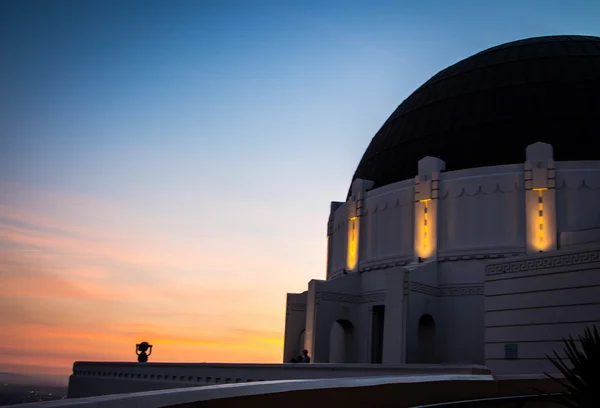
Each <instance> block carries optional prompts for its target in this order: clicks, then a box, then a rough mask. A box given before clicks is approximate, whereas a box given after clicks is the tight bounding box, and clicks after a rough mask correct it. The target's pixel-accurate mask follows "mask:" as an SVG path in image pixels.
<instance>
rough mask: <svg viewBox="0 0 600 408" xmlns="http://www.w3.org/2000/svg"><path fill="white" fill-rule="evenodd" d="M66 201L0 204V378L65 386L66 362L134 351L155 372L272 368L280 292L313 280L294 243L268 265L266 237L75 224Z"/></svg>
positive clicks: (90, 213)
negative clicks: (142, 350) (142, 349)
mask: <svg viewBox="0 0 600 408" xmlns="http://www.w3.org/2000/svg"><path fill="white" fill-rule="evenodd" d="M31 194H32V195H35V192H32V193H31ZM5 197H6V196H5ZM34 198H35V199H34ZM75 201H76V200H75V199H73V198H72V197H55V198H48V197H47V196H44V195H43V194H42V193H39V196H37V197H31V199H30V200H27V202H31V203H34V204H32V205H31V207H32V208H24V206H11V205H9V204H7V203H6V202H4V203H2V202H0V310H2V313H0V328H1V329H0V371H2V372H14V373H22V374H44V375H46V374H47V375H51V374H54V375H60V376H64V378H66V376H67V375H68V374H70V371H71V368H72V364H73V362H74V361H81V360H94V361H115V360H117V361H136V356H135V344H136V343H139V342H140V341H148V342H150V343H152V344H153V345H154V352H153V353H152V356H151V361H156V362H168V361H173V362H225V363H227V362H242V363H243V362H248V363H251V362H254V363H277V362H281V358H282V353H283V328H284V320H285V306H286V305H285V293H286V292H293V291H294V290H296V291H300V290H302V289H304V286H305V283H306V282H307V281H308V280H309V279H308V276H307V275H309V276H310V274H311V272H304V276H303V272H302V269H303V267H302V266H300V265H297V264H296V262H295V261H294V257H293V256H292V255H293V254H294V253H295V251H296V250H297V243H295V242H293V243H282V244H281V246H280V248H281V250H280V252H277V251H273V252H275V253H278V254H279V255H278V256H277V257H276V258H275V257H271V258H269V254H268V253H267V252H268V251H269V249H268V248H271V249H272V248H273V245H277V242H275V241H277V240H276V239H275V238H273V241H274V242H275V243H271V242H269V243H266V242H263V241H261V240H260V239H257V240H256V239H255V240H248V239H247V238H246V237H243V236H239V237H236V236H231V237H228V239H227V240H225V239H223V240H220V239H214V238H211V239H210V240H206V241H198V240H195V239H187V238H185V237H183V238H182V237H179V236H178V235H177V231H175V233H174V234H172V235H170V234H169V235H167V234H168V232H167V231H165V230H152V229H151V227H147V226H145V225H144V224H143V223H140V224H139V225H138V224H133V222H132V221H130V220H131V219H132V218H133V217H131V216H128V214H127V213H122V212H116V210H114V209H112V208H110V207H109V206H106V207H102V205H99V204H94V203H89V204H88V205H86V206H83V207H78V208H77V210H78V211H80V212H82V213H83V215H82V216H81V217H82V218H81V219H78V218H75V217H74V216H73V215H72V214H74V213H75V211H74V210H72V208H71V207H70V205H72V203H73V202H75ZM39 202H44V204H45V207H44V209H45V208H50V207H52V208H58V209H59V210H60V211H61V213H58V212H56V213H51V212H50V210H48V213H44V212H40V210H38V209H37V208H35V203H39ZM79 204H80V203H79V202H78V203H77V205H79ZM25 207H26V206H25ZM99 207H100V208H99ZM81 208H85V211H84V210H81ZM124 211H125V210H124ZM98 214H101V215H98ZM101 217H104V218H101ZM105 219H106V220H107V221H105ZM90 220H93V221H94V222H96V223H95V224H94V223H92V222H91V221H90ZM88 221H89V222H88ZM109 221H110V222H109ZM131 231H133V232H131ZM269 239H270V238H269ZM259 241H260V242H259ZM248 242H250V243H248ZM315 242H316V244H315V245H318V246H317V247H316V249H317V250H321V247H323V248H322V252H323V254H324V253H325V247H324V246H323V244H322V243H320V242H319V240H318V239H315ZM232 249H233V250H235V253H236V256H235V257H232V256H231V251H232ZM306 251H308V249H306ZM311 251H315V249H311ZM315 252H316V251H315ZM280 255H281V256H280ZM315 264H317V262H315ZM304 269H307V268H304ZM281 271H287V272H288V273H286V274H285V275H282V274H281ZM265 282H268V285H265Z"/></svg>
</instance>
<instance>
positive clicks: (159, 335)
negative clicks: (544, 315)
mask: <svg viewBox="0 0 600 408" xmlns="http://www.w3.org/2000/svg"><path fill="white" fill-rule="evenodd" d="M549 34H587V35H600V2H598V1H597V0H596V1H594V0H592V1H588V2H583V1H580V2H577V1H573V0H570V1H552V0H545V1H523V0H518V1H506V0H504V1H495V2H492V1H481V0H477V1H462V2H461V1H446V0H444V1H419V2H416V1H403V0H402V1H401V0H394V1H392V0H390V1H375V0H371V1H367V0H365V1H355V0H339V1H333V0H320V1H313V0H298V1H291V0H289V1H287V0H272V1H266V0H257V1H251V0H239V1H232V0H215V1H201V0H197V1H189V2H188V1H172V0H169V1H167V0H165V1H141V0H140V1H133V0H129V1H92V0H89V1H87V0H86V1H57V0H47V1H28V0H14V1H9V0H5V1H1V2H0V372H15V373H31V374H59V375H64V376H65V377H66V376H67V375H68V374H69V373H70V371H71V367H72V363H73V361H75V360H101V361H104V360H106V361H110V360H124V361H135V358H136V357H135V353H134V346H135V344H136V342H140V341H143V340H146V341H149V342H151V343H152V344H154V345H155V347H154V352H153V354H152V356H151V357H150V360H151V361H178V362H202V361H206V362H281V359H282V352H283V328H284V320H285V295H286V292H301V291H303V290H306V288H307V283H308V281H309V280H310V279H313V278H316V279H322V278H324V276H325V249H326V238H325V232H326V223H327V216H328V211H329V202H330V201H336V200H337V201H339V200H343V199H344V198H345V194H346V192H347V190H348V186H349V182H350V180H351V177H352V174H353V172H354V170H355V167H356V165H357V164H358V161H359V160H360V157H361V156H362V154H363V152H364V150H365V149H366V147H367V145H368V143H369V141H370V140H371V138H372V137H373V135H374V134H375V133H376V131H377V130H378V129H379V127H380V126H381V125H382V124H383V122H384V121H385V120H386V119H387V117H388V116H389V115H390V114H391V113H392V111H393V110H394V109H395V108H396V106H397V105H398V104H399V103H401V102H402V101H403V100H404V99H405V98H406V97H407V96H408V95H409V94H410V93H411V92H412V91H414V90H415V89H416V88H417V87H418V86H419V85H420V84H421V83H423V82H424V81H425V80H427V79H428V78H429V77H431V76H432V75H433V74H435V73H436V72H437V71H439V70H440V69H443V68H445V67H447V66H448V65H451V64H453V63H455V62H457V61H459V60H460V59H463V58H465V57H467V56H469V55H471V54H473V53H475V52H477V51H480V50H482V49H484V48H487V47H490V46H493V45H497V44H500V43H503V42H507V41H511V40H516V39H520V38H524V37H531V36H537V35H549ZM415 170H416V169H415Z"/></svg>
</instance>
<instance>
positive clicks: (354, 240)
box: [346, 217, 358, 271]
mask: <svg viewBox="0 0 600 408" xmlns="http://www.w3.org/2000/svg"><path fill="white" fill-rule="evenodd" d="M357 264H358V219H357V217H352V218H350V221H349V222H348V256H347V258H346V269H348V270H349V271H351V270H354V268H356V265H357Z"/></svg>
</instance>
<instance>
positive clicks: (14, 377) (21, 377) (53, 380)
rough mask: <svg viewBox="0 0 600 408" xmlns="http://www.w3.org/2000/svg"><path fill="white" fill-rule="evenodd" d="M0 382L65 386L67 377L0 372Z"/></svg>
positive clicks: (67, 381) (67, 380)
mask: <svg viewBox="0 0 600 408" xmlns="http://www.w3.org/2000/svg"><path fill="white" fill-rule="evenodd" d="M0 383H7V384H14V385H52V386H67V385H68V383H69V377H68V376H66V375H52V374H19V373H7V372H0Z"/></svg>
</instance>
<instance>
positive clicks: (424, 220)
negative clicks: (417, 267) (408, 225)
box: [421, 200, 429, 252]
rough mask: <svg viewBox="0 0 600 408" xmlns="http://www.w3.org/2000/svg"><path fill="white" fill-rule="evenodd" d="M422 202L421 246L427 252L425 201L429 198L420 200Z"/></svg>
mask: <svg viewBox="0 0 600 408" xmlns="http://www.w3.org/2000/svg"><path fill="white" fill-rule="evenodd" d="M421 202H422V203H423V248H425V252H427V247H428V246H429V245H428V242H427V241H428V240H427V203H428V202H429V200H422V201H421Z"/></svg>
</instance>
